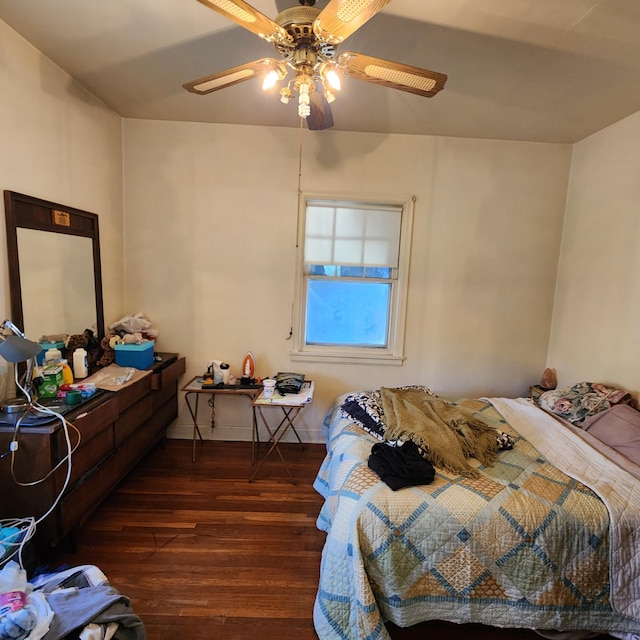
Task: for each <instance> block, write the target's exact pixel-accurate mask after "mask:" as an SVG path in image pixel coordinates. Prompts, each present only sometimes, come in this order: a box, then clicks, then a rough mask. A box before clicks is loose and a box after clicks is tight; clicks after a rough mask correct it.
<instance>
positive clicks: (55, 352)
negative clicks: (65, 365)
mask: <svg viewBox="0 0 640 640" xmlns="http://www.w3.org/2000/svg"><path fill="white" fill-rule="evenodd" d="M61 359H62V353H61V352H60V349H55V348H54V349H47V350H46V351H45V352H44V361H45V364H55V363H57V362H58V361H59V360H61Z"/></svg>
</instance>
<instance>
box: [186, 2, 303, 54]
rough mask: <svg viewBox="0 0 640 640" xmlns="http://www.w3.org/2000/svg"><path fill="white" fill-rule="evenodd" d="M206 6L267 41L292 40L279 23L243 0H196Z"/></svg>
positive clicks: (281, 42)
mask: <svg viewBox="0 0 640 640" xmlns="http://www.w3.org/2000/svg"><path fill="white" fill-rule="evenodd" d="M198 2H200V3H202V4H203V5H205V6H206V7H209V8H210V9H213V10H214V11H217V12H218V13H220V14H222V15H223V16H224V17H225V18H228V19H229V20H232V21H233V22H235V23H236V24H239V25H240V26H241V27H244V28H245V29H248V30H249V31H251V32H253V33H255V34H256V35H257V36H260V37H261V38H264V39H265V40H267V41H268V42H274V43H279V44H284V43H287V42H292V40H293V39H292V37H291V36H290V35H289V34H288V33H287V31H286V30H285V29H283V28H282V27H281V26H280V25H279V24H277V23H275V22H274V21H273V20H271V18H268V17H267V16H265V15H264V14H263V13H260V11H258V10H257V9H255V8H254V7H252V6H251V5H250V4H248V3H246V2H244V0H198Z"/></svg>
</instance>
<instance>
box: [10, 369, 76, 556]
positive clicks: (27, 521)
mask: <svg viewBox="0 0 640 640" xmlns="http://www.w3.org/2000/svg"><path fill="white" fill-rule="evenodd" d="M15 382H16V385H17V387H18V388H19V389H20V390H21V391H22V393H23V394H24V395H25V397H26V399H27V402H28V405H29V408H28V409H27V411H25V412H24V414H23V415H22V416H21V417H20V418H18V420H16V424H15V429H14V432H13V438H12V439H11V443H10V446H9V449H10V454H11V477H12V478H13V481H14V482H15V483H16V484H17V485H19V486H21V487H32V486H35V485H37V484H40V483H41V482H44V481H45V480H46V479H47V478H48V477H49V476H51V474H52V473H54V472H55V471H57V470H58V469H59V468H60V467H61V466H62V465H63V464H65V463H66V464H67V472H66V474H65V479H64V482H63V483H62V487H61V488H60V491H59V492H58V495H57V497H56V498H55V500H54V501H53V503H52V505H51V506H50V507H49V509H48V510H47V511H46V512H45V513H44V514H43V515H41V516H40V517H39V518H38V519H35V518H34V517H28V518H22V519H17V520H11V521H8V522H14V523H20V524H13V525H12V526H19V527H22V530H23V531H24V535H23V536H22V538H21V540H20V543H19V549H18V552H19V553H18V558H19V564H20V566H21V567H22V566H23V565H22V550H23V548H24V545H25V544H26V542H27V541H28V540H30V539H31V538H32V537H33V536H34V534H35V531H36V527H37V526H38V525H39V524H40V523H41V522H42V521H43V520H45V519H46V518H47V517H48V516H49V515H50V514H51V512H52V511H53V510H54V509H55V508H56V506H57V505H58V503H59V502H60V500H61V499H62V496H63V494H64V492H65V491H66V490H67V487H68V486H69V481H70V479H71V469H72V465H71V456H72V455H73V453H74V452H75V451H76V449H77V448H78V447H79V446H80V441H81V439H82V436H81V434H80V431H79V430H78V428H77V427H76V426H75V425H74V424H72V423H71V422H69V421H68V420H66V419H65V418H64V416H63V415H62V414H60V413H58V412H57V411H54V410H53V409H51V408H50V407H45V406H44V405H41V404H40V403H39V402H37V401H35V400H33V398H32V397H31V394H30V393H29V391H28V389H27V388H25V387H28V385H27V384H25V386H24V387H23V386H22V385H21V384H20V381H19V379H18V371H17V367H16V369H15ZM33 409H35V410H36V411H38V412H40V413H45V414H49V415H51V416H54V417H55V418H57V419H58V420H60V422H61V424H62V430H63V433H64V439H65V443H66V447H67V454H66V455H65V456H64V457H63V458H62V459H61V460H60V461H59V462H58V464H56V465H55V466H54V467H53V468H52V469H51V470H50V471H49V472H48V473H47V474H46V475H44V476H43V477H42V478H38V479H37V480H31V481H29V482H22V481H20V480H19V479H18V478H17V477H16V474H15V456H16V451H18V449H19V442H18V434H19V432H20V425H21V423H22V421H23V419H24V418H25V417H26V416H27V414H28V413H29V411H30V410H33ZM69 427H71V428H72V429H73V430H74V431H75V432H76V434H77V437H78V440H77V442H76V443H75V446H72V445H71V439H70V437H69ZM3 522H4V521H2V520H0V524H2V526H3V527H4V526H5V525H4V524H3ZM12 537H15V534H13V535H11V534H9V535H8V536H7V539H8V538H12ZM11 544H15V542H14V543H11V541H8V542H7V541H6V540H5V539H1V538H0V545H4V546H5V547H6V546H7V545H11ZM5 555H6V554H5ZM12 555H13V554H12ZM9 557H11V555H10V556H9ZM8 560H9V558H6V560H1V561H0V567H1V566H3V565H4V564H5V562H7V561H8Z"/></svg>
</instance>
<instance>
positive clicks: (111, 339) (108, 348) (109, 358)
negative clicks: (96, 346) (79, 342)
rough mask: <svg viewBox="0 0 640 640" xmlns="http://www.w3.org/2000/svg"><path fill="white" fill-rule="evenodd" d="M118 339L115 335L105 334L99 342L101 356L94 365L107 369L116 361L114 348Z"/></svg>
mask: <svg viewBox="0 0 640 640" xmlns="http://www.w3.org/2000/svg"><path fill="white" fill-rule="evenodd" d="M118 342H119V338H118V336H117V335H116V334H115V333H107V335H106V336H105V337H104V338H102V340H101V341H100V349H101V355H100V358H98V361H97V362H96V364H97V365H98V366H99V367H108V366H109V365H110V364H113V362H114V361H115V359H116V350H115V346H116V345H117V344H118Z"/></svg>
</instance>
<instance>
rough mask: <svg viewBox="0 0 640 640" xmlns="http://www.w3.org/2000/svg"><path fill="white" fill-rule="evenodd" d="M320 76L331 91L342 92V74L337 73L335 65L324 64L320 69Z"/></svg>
mask: <svg viewBox="0 0 640 640" xmlns="http://www.w3.org/2000/svg"><path fill="white" fill-rule="evenodd" d="M318 75H319V76H320V79H321V80H322V84H323V85H324V86H325V87H326V88H327V89H329V90H331V91H340V88H341V87H342V82H341V80H340V74H339V73H338V72H337V71H336V67H335V64H333V63H330V62H323V63H322V64H321V65H320V66H319V68H318Z"/></svg>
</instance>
